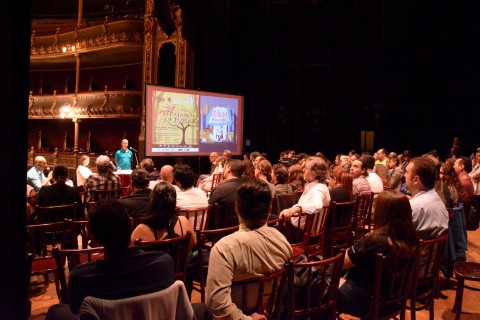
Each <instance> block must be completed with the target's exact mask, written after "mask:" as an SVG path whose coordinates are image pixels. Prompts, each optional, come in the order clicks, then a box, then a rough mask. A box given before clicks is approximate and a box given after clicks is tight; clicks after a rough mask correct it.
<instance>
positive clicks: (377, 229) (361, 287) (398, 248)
mask: <svg viewBox="0 0 480 320" xmlns="http://www.w3.org/2000/svg"><path fill="white" fill-rule="evenodd" d="M411 212H412V209H411V207H410V203H409V201H408V198H407V197H406V196H405V195H403V194H402V193H401V192H399V191H395V190H391V191H385V192H382V193H380V194H379V195H378V197H377V207H376V211H375V218H374V221H375V224H374V229H373V231H372V232H371V233H368V234H366V235H365V236H363V237H362V238H360V239H359V240H357V241H356V242H355V243H354V244H353V246H351V247H350V248H349V249H348V250H347V252H346V255H345V261H344V264H343V268H344V269H345V270H348V271H347V274H346V277H345V278H346V281H345V283H344V284H343V285H342V286H341V287H340V288H339V292H338V298H337V311H339V312H340V313H348V314H350V315H353V316H355V317H365V316H366V315H367V312H368V309H369V307H370V305H371V297H372V295H373V283H374V279H375V259H376V255H377V253H383V254H386V255H388V256H389V257H390V258H394V257H406V256H411V255H415V254H417V252H418V250H419V247H420V244H419V242H420V241H419V239H418V237H417V235H416V234H415V227H414V225H413V223H412V214H411ZM394 271H395V268H385V269H384V273H383V274H382V278H383V279H387V278H388V277H390V272H394Z"/></svg>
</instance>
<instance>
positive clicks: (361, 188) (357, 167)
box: [350, 157, 372, 197]
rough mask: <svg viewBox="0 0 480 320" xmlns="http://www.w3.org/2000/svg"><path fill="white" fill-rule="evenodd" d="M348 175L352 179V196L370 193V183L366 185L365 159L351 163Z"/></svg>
mask: <svg viewBox="0 0 480 320" xmlns="http://www.w3.org/2000/svg"><path fill="white" fill-rule="evenodd" d="M350 173H351V174H352V177H353V183H352V184H353V196H354V197H357V196H361V195H362V194H364V193H370V192H372V189H371V187H370V183H368V180H367V176H368V172H367V165H366V160H365V158H362V157H360V160H355V161H353V162H352V167H351V168H350Z"/></svg>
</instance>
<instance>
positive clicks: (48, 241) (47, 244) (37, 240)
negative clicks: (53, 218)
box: [27, 220, 69, 258]
mask: <svg viewBox="0 0 480 320" xmlns="http://www.w3.org/2000/svg"><path fill="white" fill-rule="evenodd" d="M27 234H28V239H27V244H28V247H29V249H28V251H29V252H32V253H33V254H34V257H35V258H50V257H52V249H53V248H54V247H55V246H58V245H60V246H62V245H64V243H66V242H67V241H69V239H68V240H67V228H66V225H65V221H63V220H62V221H57V222H51V223H42V224H31V225H27Z"/></svg>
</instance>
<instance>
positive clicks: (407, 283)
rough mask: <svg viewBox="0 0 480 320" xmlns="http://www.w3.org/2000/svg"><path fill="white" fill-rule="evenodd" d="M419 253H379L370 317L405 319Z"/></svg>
mask: <svg viewBox="0 0 480 320" xmlns="http://www.w3.org/2000/svg"><path fill="white" fill-rule="evenodd" d="M418 258H419V255H418V254H416V253H415V254H412V255H409V256H407V257H401V258H392V257H390V256H387V255H383V254H382V253H377V257H376V261H375V279H374V282H373V295H372V300H371V305H370V310H369V312H368V315H367V318H368V319H391V318H392V317H394V316H396V315H400V317H401V318H402V319H405V310H406V302H407V298H408V295H409V293H410V290H411V287H412V284H413V278H414V277H415V274H416V267H417V262H418V260H419V259H418Z"/></svg>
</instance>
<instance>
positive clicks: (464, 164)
mask: <svg viewBox="0 0 480 320" xmlns="http://www.w3.org/2000/svg"><path fill="white" fill-rule="evenodd" d="M453 169H455V173H456V174H457V176H458V179H459V180H460V182H461V183H462V185H463V187H464V188H465V191H466V193H467V196H468V197H473V195H474V194H475V188H474V187H473V181H472V178H470V176H469V175H468V174H469V173H470V171H472V162H471V161H470V159H469V158H467V157H459V158H457V159H456V160H455V163H454V164H453ZM465 209H467V208H465Z"/></svg>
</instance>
